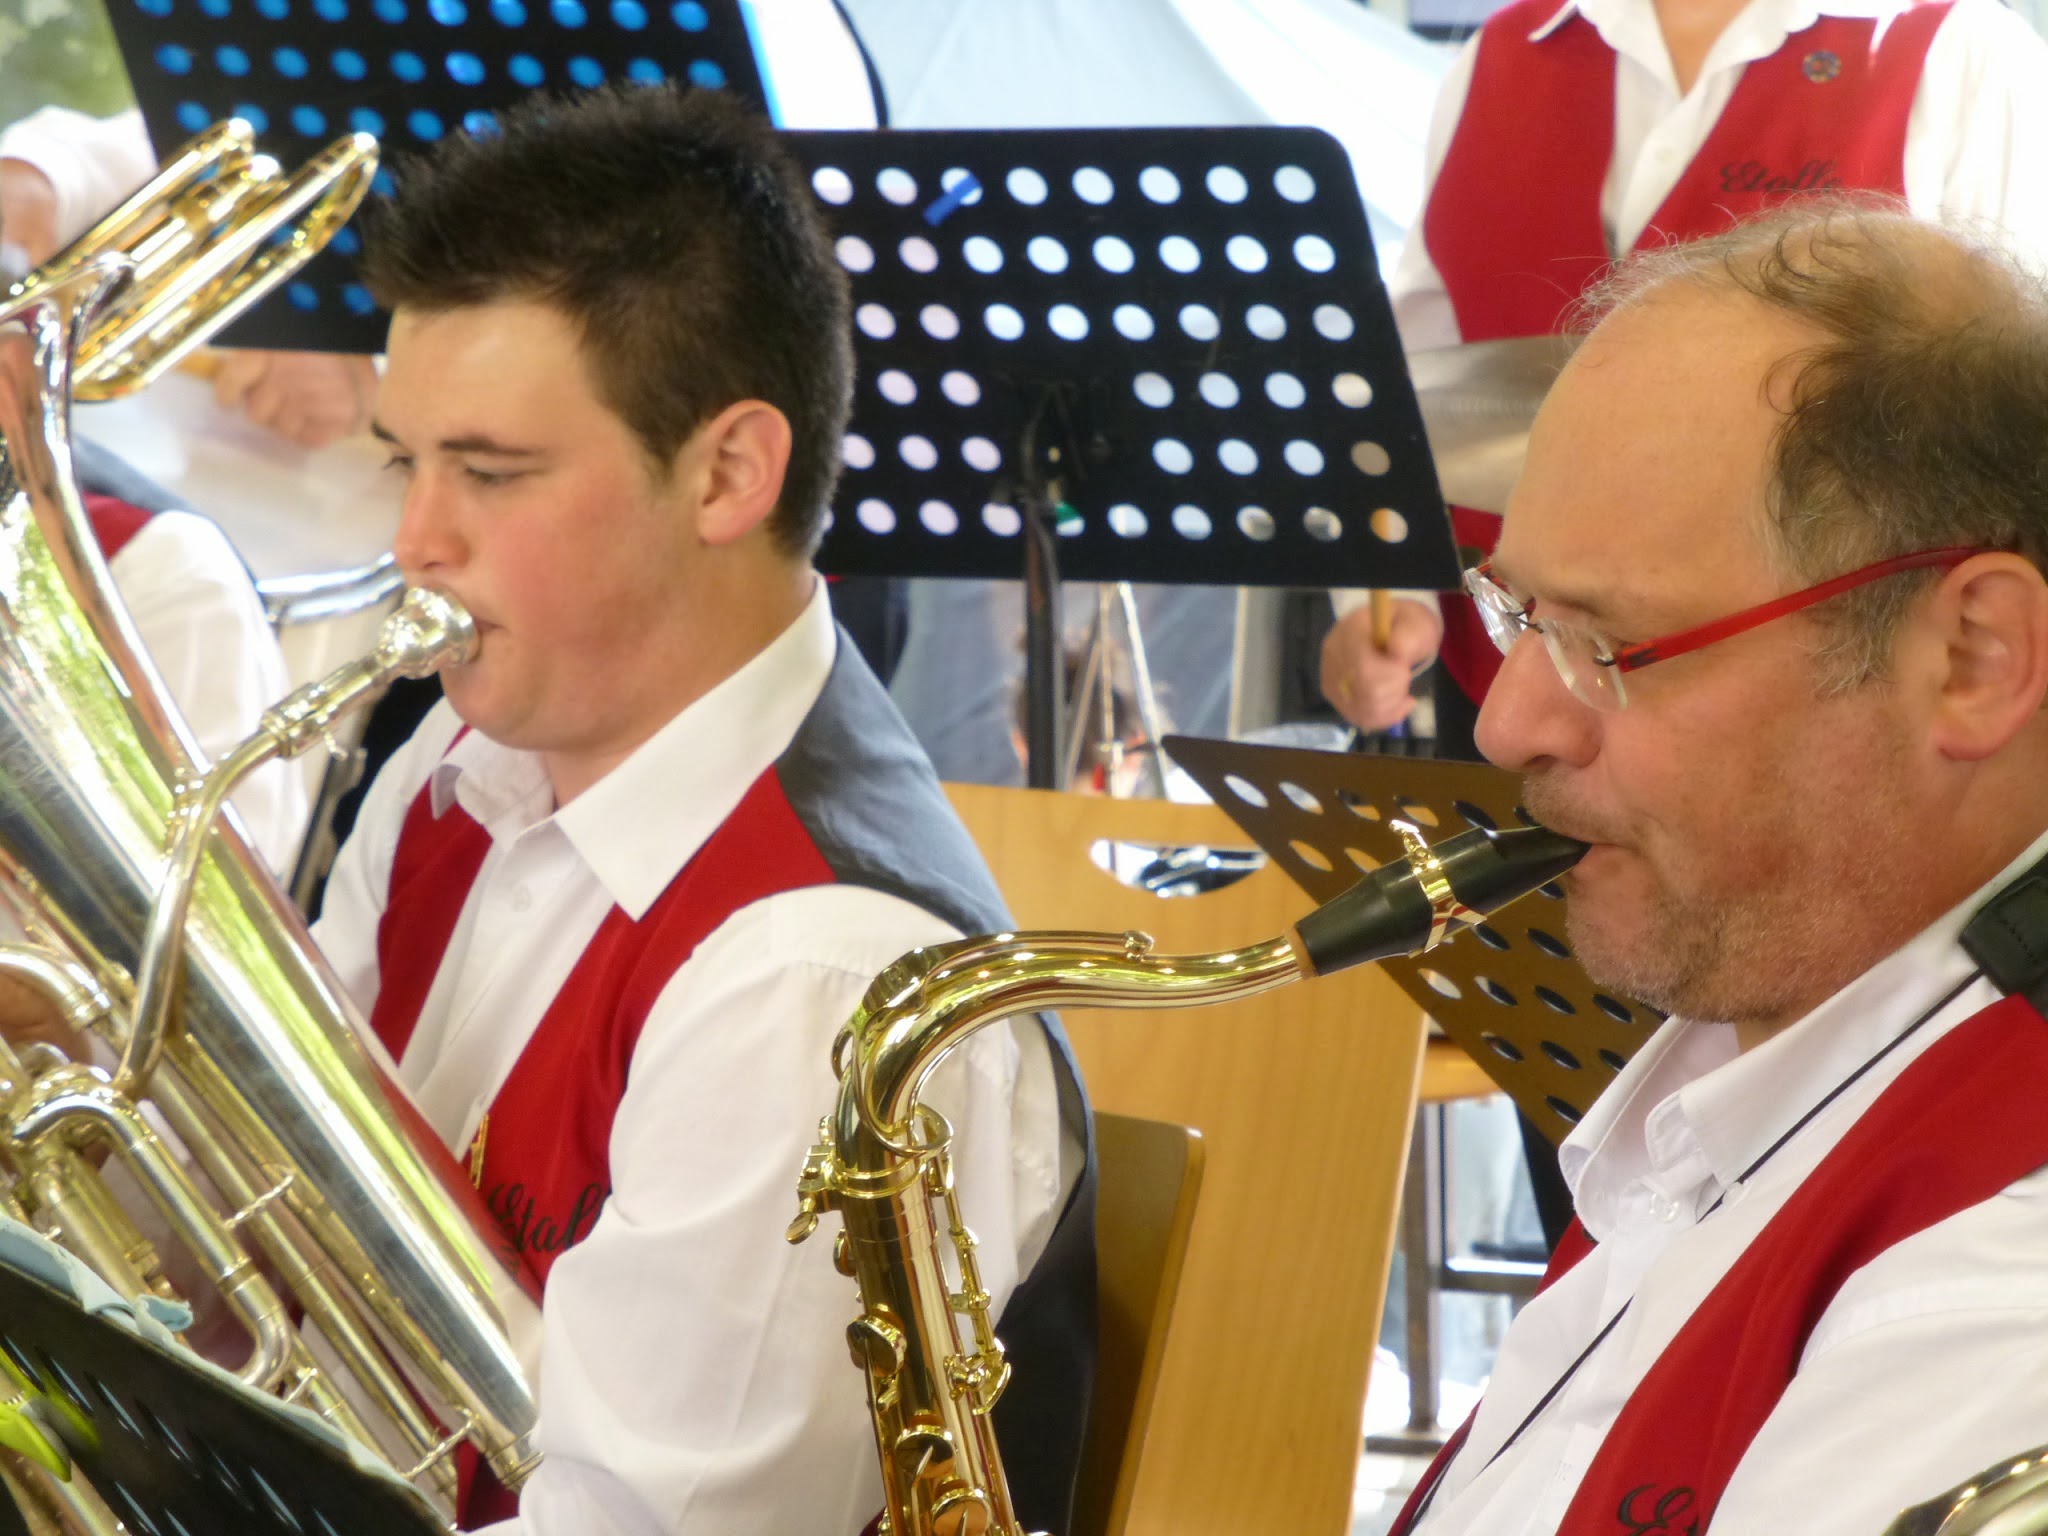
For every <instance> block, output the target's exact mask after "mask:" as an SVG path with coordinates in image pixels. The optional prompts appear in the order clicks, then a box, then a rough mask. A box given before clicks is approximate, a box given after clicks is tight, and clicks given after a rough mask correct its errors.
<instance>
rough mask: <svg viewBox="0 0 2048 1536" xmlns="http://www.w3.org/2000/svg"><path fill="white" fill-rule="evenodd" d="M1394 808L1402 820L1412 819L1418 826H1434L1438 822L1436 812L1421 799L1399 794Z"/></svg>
mask: <svg viewBox="0 0 2048 1536" xmlns="http://www.w3.org/2000/svg"><path fill="white" fill-rule="evenodd" d="M1394 810H1395V811H1396V813H1398V814H1399V815H1400V817H1401V818H1402V820H1404V821H1412V822H1414V823H1415V825H1417V826H1418V827H1434V826H1435V825H1436V824H1437V820H1436V812H1435V811H1433V810H1431V809H1430V808H1429V807H1428V806H1426V805H1424V804H1423V803H1422V802H1421V801H1420V800H1410V799H1408V798H1407V797H1406V796H1398V797H1396V799H1395V801H1394Z"/></svg>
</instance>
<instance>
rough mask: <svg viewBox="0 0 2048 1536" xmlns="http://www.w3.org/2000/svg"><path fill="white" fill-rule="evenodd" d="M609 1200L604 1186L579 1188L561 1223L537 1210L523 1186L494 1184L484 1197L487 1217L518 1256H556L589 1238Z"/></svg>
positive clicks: (595, 1184) (609, 1196)
mask: <svg viewBox="0 0 2048 1536" xmlns="http://www.w3.org/2000/svg"><path fill="white" fill-rule="evenodd" d="M610 1198H611V1189H610V1187H609V1186H608V1185H605V1184H600V1183H596V1182H592V1183H589V1184H586V1185H584V1186H583V1190H582V1193H580V1194H578V1195H577V1196H576V1198H575V1200H574V1201H573V1202H572V1203H571V1204H570V1206H569V1213H568V1215H567V1216H565V1217H563V1218H562V1219H561V1220H559V1221H558V1220H556V1219H555V1217H553V1216H551V1215H548V1214H545V1213H544V1212H542V1211H540V1210H538V1209H537V1207H538V1205H539V1203H540V1202H539V1201H537V1200H536V1199H535V1198H534V1197H533V1196H532V1195H529V1194H528V1193H527V1192H526V1186H525V1185H524V1184H523V1183H513V1184H494V1185H492V1186H491V1192H490V1194H489V1196H488V1197H487V1203H488V1205H489V1206H490V1211H491V1216H492V1218H493V1219H494V1220H495V1221H496V1222H497V1223H498V1225H499V1227H500V1228H501V1229H503V1231H504V1233H505V1236H506V1237H507V1238H508V1239H510V1240H511V1243H512V1246H513V1247H515V1248H517V1249H518V1250H519V1252H520V1254H521V1256H529V1255H532V1254H537V1253H546V1254H557V1253H562V1252H564V1251H565V1250H567V1249H570V1248H573V1247H575V1246H576V1244H578V1243H580V1242H582V1241H583V1239H584V1238H586V1237H588V1236H590V1229H591V1228H592V1227H594V1226H596V1225H597V1217H598V1213H599V1212H600V1211H601V1210H603V1209H604V1203H605V1201H606V1200H608V1199H610Z"/></svg>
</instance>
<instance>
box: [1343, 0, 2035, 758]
mask: <svg viewBox="0 0 2048 1536" xmlns="http://www.w3.org/2000/svg"><path fill="white" fill-rule="evenodd" d="M1913 8H1914V7H1913V6H1911V5H1910V4H1902V3H1900V0H1818V3H1816V0H1562V3H1558V0H1524V3H1521V4H1515V5H1510V6H1508V7H1507V8H1506V9H1504V10H1503V11H1501V12H1499V13H1497V14H1496V15H1495V16H1494V17H1493V18H1492V19H1491V20H1490V21H1489V22H1488V23H1487V25H1486V27H1485V28H1484V29H1482V31H1481V32H1480V33H1479V34H1477V35H1476V36H1474V37H1473V38H1472V39H1471V41H1470V42H1468V43H1467V44H1466V46H1465V48H1464V50H1463V51H1462V52H1461V53H1460V54H1459V56H1458V60H1457V62H1456V63H1455V64H1454V65H1453V66H1452V69H1451V72H1450V73H1449V74H1448V75H1447V76H1446V77H1445V79H1444V83H1443V87H1442V90H1441V92H1440V93H1439V95H1438V98H1437V106H1436V112H1435V117H1434V120H1433V122H1432V124H1431V128H1430V135H1429V143H1428V149H1427V157H1428V159H1427V172H1428V177H1429V191H1428V194H1427V196H1426V197H1425V200H1424V206H1425V213H1424V217H1423V218H1421V219H1418V220H1417V221H1416V224H1415V227H1414V228H1413V229H1411V230H1410V232H1409V236H1408V241H1407V244H1406V246H1405V247H1404V248H1403V250H1402V253H1401V261H1400V265H1399V268H1398V269H1397V271H1396V273H1395V276H1394V280H1393V283H1392V297H1393V301H1394V318H1395V322H1396V324H1397V325H1398V326H1399V327H1400V331H1401V341H1402V345H1403V346H1404V347H1406V348H1407V349H1408V350H1409V351H1411V352H1412V351H1420V350H1425V349H1429V348H1436V347H1447V346H1454V345H1457V344H1458V343H1460V342H1469V341H1479V340H1489V339H1493V337H1494V336H1495V335H1497V334H1499V333H1498V331H1497V330H1496V329H1494V328H1492V327H1475V325H1474V324H1473V322H1472V318H1471V317H1469V316H1466V317H1462V318H1461V315H1460V313H1459V305H1458V303H1457V302H1455V289H1454V286H1453V285H1452V284H1449V283H1447V282H1446V276H1447V274H1446V272H1445V271H1443V270H1440V268H1439V263H1438V259H1437V255H1436V253H1435V252H1433V250H1432V247H1431V238H1430V228H1431V226H1430V212H1431V210H1432V208H1433V206H1434V205H1436V204H1438V203H1439V202H1441V201H1442V200H1443V199H1444V198H1445V197H1447V196H1454V195H1457V194H1459V193H1460V192H1461V190H1462V188H1461V187H1460V185H1459V182H1460V180H1461V179H1462V178H1461V175H1460V173H1459V172H1458V170H1457V169H1456V168H1455V166H1454V167H1452V168H1451V169H1448V170H1447V169H1446V162H1447V157H1448V156H1449V154H1450V151H1451V148H1452V145H1453V142H1454V141H1457V140H1460V139H1461V138H1462V139H1464V140H1466V141H1467V147H1469V148H1470V149H1472V150H1474V151H1476V152H1477V153H1478V155H1479V156H1480V157H1481V158H1482V159H1483V160H1484V161H1485V162H1486V163H1488V164H1494V165H1498V166H1500V167H1502V168H1503V169H1504V170H1512V173H1513V175H1512V183H1513V187H1514V191H1513V192H1512V194H1511V195H1512V198H1513V200H1515V201H1518V202H1528V203H1534V204H1546V205H1557V204H1564V203H1566V202H1570V203H1572V204H1573V206H1572V207H1571V208H1570V209H1569V210H1564V209H1560V210H1559V211H1560V212H1568V213H1569V215H1570V216H1572V217H1579V216H1583V217H1585V218H1587V219H1589V220H1591V219H1597V221H1598V227H1599V229H1600V231H1601V232H1602V234H1603V235H1604V238H1605V244H1606V252H1605V254H1606V255H1608V256H1614V257H1619V256H1626V255H1627V254H1628V253H1630V252H1631V251H1634V250H1637V249H1639V248H1642V247H1643V246H1645V245H1646V244H1653V243H1655V242H1656V240H1657V238H1658V229H1659V214H1660V210H1662V209H1663V208H1664V207H1665V205H1666V202H1667V199H1670V198H1671V197H1672V195H1673V193H1674V190H1675V189H1680V188H1682V186H1683V185H1684V184H1685V183H1686V182H1688V181H1689V180H1692V179H1694V178H1701V177H1705V178H1708V179H1709V181H1710V182H1711V184H1712V187H1713V188H1714V189H1715V196H1716V198H1717V199H1718V196H1719V194H1718V188H1719V186H1720V184H1721V182H1722V180H1723V173H1724V171H1726V170H1727V169H1729V167H1728V166H1727V165H1726V164H1725V163H1724V161H1723V158H1722V157H1721V156H1719V155H1718V154H1710V153H1709V152H1708V146H1709V144H1710V142H1711V141H1712V139H1713V136H1714V134H1715V131H1716V129H1717V128H1718V127H1721V126H1722V125H1723V118H1724V114H1726V113H1727V112H1728V111H1729V110H1730V105H1731V102H1735V101H1738V99H1739V98H1738V91H1739V90H1740V88H1741V87H1742V86H1743V84H1744V83H1745V80H1746V79H1749V78H1750V77H1751V76H1752V75H1753V73H1754V72H1755V71H1756V70H1758V69H1761V68H1764V67H1766V66H1767V65H1770V64H1772V63H1779V64H1782V63H1786V62H1792V63H1796V64H1798V65H1800V66H1801V72H1800V74H1799V76H1798V77H1797V78H1796V80H1795V82H1794V84H1793V85H1792V86H1791V87H1790V89H1792V90H1793V91H1795V92H1798V93H1800V94H1801V95H1810V96H1811V97H1812V98H1813V99H1814V100H1816V101H1818V102H1820V103H1823V104H1825V105H1828V106H1829V110H1834V108H1833V106H1832V103H1833V101H1834V94H1831V93H1839V92H1840V90H1841V89H1842V79H1841V78H1840V77H1836V78H1833V79H1829V78H1811V77H1809V76H1808V75H1807V74H1806V69H1807V67H1808V60H1809V59H1811V60H1812V62H1811V66H1810V68H1811V75H1812V76H1820V77H1825V76H1826V75H1827V72H1828V67H1829V66H1828V60H1827V58H1826V57H1825V54H1826V52H1827V50H1825V49H1821V48H1818V47H1817V46H1816V44H1815V43H1814V40H1813V33H1814V29H1815V27H1816V25H1817V24H1819V25H1823V26H1824V25H1827V24H1828V23H1830V22H1831V21H1836V20H1854V19H1858V18H1871V19H1874V21H1875V23H1876V27H1875V29H1874V35H1875V36H1877V37H1878V38H1880V39H1881V38H1882V37H1883V35H1884V33H1885V31H1886V30H1887V29H1888V28H1889V27H1891V26H1892V25H1893V24H1894V23H1895V22H1896V20H1897V19H1898V18H1899V17H1900V16H1902V15H1903V14H1905V13H1906V12H1907V11H1909V10H1911V9H1913ZM1575 28H1577V29H1588V28H1590V29H1591V30H1592V31H1593V32H1595V33H1597V38H1598V45H1599V51H1600V55H1601V57H1602V59H1603V62H1602V64H1601V65H1600V68H1601V69H1602V70H1603V71H1611V75H1612V97H1613V112H1612V122H1611V125H1608V124H1601V125H1599V126H1600V128H1601V129H1602V130H1603V131H1597V132H1594V133H1590V134H1585V135H1579V136H1577V137H1576V138H1575V141H1574V142H1573V143H1572V144H1571V145H1570V146H1569V147H1568V148H1567V149H1566V150H1565V151H1564V152H1563V156H1562V158H1556V157H1550V156H1547V155H1546V154H1544V153H1543V152H1542V151H1541V149H1540V148H1539V147H1538V146H1537V145H1535V144H1533V143H1532V142H1531V138H1532V135H1531V132H1530V127H1531V125H1532V124H1538V123H1541V122H1542V121H1543V120H1544V119H1545V117H1546V116H1548V115H1550V114H1552V113H1554V111H1555V110H1556V107H1557V105H1558V104H1557V103H1556V102H1554V101H1549V100H1546V99H1534V98H1531V97H1530V94H1529V93H1530V91H1531V90H1533V89H1534V87H1533V86H1527V85H1524V86H1520V87H1519V89H1517V87H1516V85H1515V83H1514V82H1508V83H1507V89H1508V92H1509V99H1506V100H1504V101H1499V102H1488V101H1479V100H1477V99H1475V98H1474V96H1473V94H1472V86H1473V81H1474V74H1475V66H1476V65H1477V64H1478V62H1479V58H1480V55H1481V52H1482V50H1483V49H1485V48H1486V47H1487V46H1488V42H1489V39H1492V40H1494V41H1496V42H1506V41H1509V40H1510V37H1511V35H1512V38H1513V39H1514V40H1520V39H1522V38H1527V39H1530V40H1531V41H1532V43H1533V50H1532V51H1533V52H1534V53H1536V54H1538V55H1540V54H1541V53H1542V52H1543V51H1545V50H1550V49H1555V48H1558V47H1562V46H1569V44H1570V41H1571V39H1570V36H1569V33H1570V31H1571V30H1572V29H1575ZM1840 62H1841V61H1840V60H1837V61H1836V64H1837V65H1839V64H1840ZM1591 84H1593V85H1600V86H1604V85H1605V84H1606V82H1605V81H1597V82H1591ZM1579 89H1581V90H1582V89H1583V87H1581V88H1579ZM1488 107H1490V108H1492V110H1491V112H1490V113H1486V114H1484V115H1482V113H1481V112H1480V111H1478V110H1475V109H1477V108H1488ZM1854 126H1855V124H1854V123H1853V122H1846V121H1845V122H1844V127H1854ZM1836 153H1837V151H1836V150H1835V149H1833V148H1822V149H1819V150H1816V151H1815V152H1814V154H1813V155H1812V156H1810V157H1809V156H1808V155H1806V154H1801V155H1799V156H1798V157H1797V158H1798V160H1799V161H1800V162H1801V164H1800V165H1798V166H1786V167H1779V168H1776V169H1778V170H1782V171H1784V172H1785V177H1784V179H1786V180H1787V181H1796V180H1798V179H1799V178H1800V172H1801V170H1802V169H1804V162H1805V161H1806V160H1807V159H1809V158H1812V159H1815V160H1817V161H1820V160H1828V159H1831V158H1833V157H1834V156H1835V154H1836ZM1740 158H1742V159H1745V160H1746V159H1748V158H1749V157H1747V156H1744V157H1740ZM1588 161H1590V164H1587V162H1588ZM1581 170H1589V171H1590V172H1591V173H1592V175H1591V176H1590V178H1586V177H1581V176H1578V175H1575V174H1574V173H1575V172H1578V171H1581ZM1884 177H1885V179H1884V180H1883V181H1878V180H1871V181H1860V180H1851V181H1849V182H1848V183H1847V186H1848V187H1850V188H1852V189H1857V188H1861V189H1874V190H1886V191H1894V192H1902V193H1903V195H1904V197H1905V199H1906V203H1907V206H1908V207H1910V208H1911V209H1912V211H1913V212H1914V213H1916V214H1919V215H1921V216H1922V217H1927V218H1944V217H1950V218H1952V217H1966V218H1984V219H1988V220H1990V221H1992V222H1994V223H1996V224H1998V225H2000V226H2001V227H2003V229H2004V230H2005V231H2006V233H2007V237H2008V238H2009V239H2011V240H2012V241H2013V242H2015V243H2016V245H2017V247H2018V248H2019V249H2022V250H2026V251H2030V252H2034V253H2037V254H2039V255H2041V256H2048V42H2044V40H2043V39H2042V38H2041V36H2040V35H2039V34H2037V33H2035V32H2034V31H2032V30H2030V29H2029V27H2028V26H2027V24H2026V22H2025V21H2023V20H2022V19H2021V18H2020V17H2019V16H2018V15H2016V14H2014V13H2013V12H2012V11H2011V10H2010V9H2009V8H2007V7H2006V6H2005V5H2003V4H2000V3H1999V0H1956V3H1955V4H1954V5H1952V6H1949V7H1947V8H1946V13H1945V15H1943V16H1942V17H1941V19H1940V22H1939V25H1938V28H1937V29H1936V31H1935V34H1934V38H1933V41H1932V43H1931V45H1929V46H1928V48H1927V50H1926V54H1925V61H1924V66H1923V68H1922V69H1921V71H1920V75H1919V80H1918V85H1917V88H1916V89H1914V90H1913V91H1912V94H1911V99H1910V111H1909V114H1908V116H1907V119H1906V123H1905V135H1904V149H1903V156H1902V158H1901V159H1900V161H1899V163H1897V164H1896V165H1894V166H1888V167H1886V168H1885V171H1884ZM1892 178H1896V181H1897V185H1891V184H1890V182H1891V180H1892ZM1746 179H1748V178H1744V177H1741V176H1738V177H1736V178H1735V180H1736V184H1737V185H1740V184H1742V183H1743V182H1744V181H1745V180H1746ZM1806 179H1807V180H1808V181H1813V180H1814V179H1815V178H1814V177H1813V176H1812V175H1808V176H1807V178H1806ZM1820 179H1821V180H1826V179H1827V178H1826V177H1822V178H1820ZM1582 186H1583V187H1584V188H1586V189H1587V190H1584V191H1583V192H1582V191H1581V188H1582ZM1581 196H1583V197H1584V198H1585V199H1586V201H1587V203H1588V204H1589V206H1587V207H1585V208H1584V209H1579V208H1578V207H1577V206H1576V204H1577V201H1578V199H1579V198H1580V197H1581ZM1593 204H1597V206H1592V205H1593ZM1730 207H1731V209H1735V211H1745V210H1741V209H1739V208H1736V203H1735V200H1734V199H1730ZM1500 211H1501V212H1506V211H1507V210H1506V209H1505V208H1503V209H1501V210H1500ZM1438 216H1439V217H1441V210H1438ZM1458 222H1459V224H1460V225H1461V226H1467V227H1473V228H1474V229H1475V233H1477V232H1483V237H1484V239H1485V241H1487V242H1488V243H1489V244H1491V245H1493V246H1494V248H1495V249H1497V250H1500V251H1501V253H1502V254H1503V255H1504V256H1505V257H1507V258H1514V257H1517V256H1521V257H1523V258H1524V260H1525V265H1527V266H1528V267H1529V268H1530V269H1531V270H1532V271H1533V272H1534V273H1535V275H1536V276H1537V277H1538V278H1539V279H1540V280H1541V281H1542V282H1543V283H1545V284H1546V285H1547V286H1548V287H1550V288H1551V289H1552V290H1553V291H1554V292H1555V295H1556V298H1557V300H1558V301H1559V302H1560V303H1563V304H1569V302H1570V301H1571V299H1572V298H1573V297H1574V296H1575V295H1576V294H1577V292H1578V291H1579V287H1580V285H1581V283H1582V282H1583V281H1584V278H1585V276H1586V275H1587V274H1586V273H1582V272H1579V271H1564V270H1561V269H1559V268H1558V267H1557V266H1556V265H1554V264H1552V263H1549V262H1547V261H1543V260H1541V259H1540V257H1539V253H1537V252H1535V251H1533V250H1518V249H1517V248H1516V241H1515V238H1514V236H1513V235H1512V234H1509V233H1505V232H1504V231H1503V229H1502V227H1501V223H1500V221H1499V219H1498V218H1494V219H1485V220H1473V219H1471V218H1470V217H1469V216H1468V215H1467V214H1466V213H1464V212H1462V211H1461V212H1460V214H1459V217H1458ZM1713 232H1715V231H1714V230H1712V229H1687V230H1684V231H1683V232H1682V233H1684V234H1687V235H1693V234H1706V233H1713ZM1543 329H1546V327H1542V326H1532V327H1530V328H1528V329H1526V330H1522V329H1517V330H1516V331H1514V332H1512V333H1513V334H1540V333H1541V332H1542V330H1543ZM1466 542H1471V541H1470V540H1469V539H1468V540H1466ZM1338 607H1339V610H1340V617H1339V620H1338V623H1337V625H1336V627H1335V628H1334V629H1332V630H1331V631H1330V633H1329V635H1328V637H1327V639H1326V640H1325V642H1324V647H1323V653H1322V683H1323V690H1324V692H1325V694H1326V695H1327V696H1328V698H1329V700H1330V702H1331V704H1332V705H1334V706H1335V707H1336V708H1337V710H1338V711H1339V713H1341V714H1342V715H1344V717H1345V718H1346V719H1348V720H1349V721H1351V723H1352V724H1354V725H1356V726H1358V727H1360V728H1361V729H1364V730H1378V729H1382V728H1384V727H1385V726H1387V725H1389V724H1390V723H1392V722H1394V721H1396V720H1399V719H1402V718H1404V717H1405V716H1406V715H1407V713H1408V711H1409V710H1410V709H1411V708H1412V707H1413V701H1412V698H1411V695H1410V685H1411V682H1412V679H1413V677H1414V676H1415V675H1416V673H1418V672H1419V671H1420V670H1421V669H1422V668H1424V667H1426V666H1427V664H1428V663H1429V662H1430V661H1431V660H1433V659H1434V658H1435V657H1436V654H1437V649H1438V645H1439V643H1440V641H1441V639H1442V634H1443V624H1442V620H1441V618H1440V617H1439V614H1438V611H1437V607H1436V605H1435V604H1434V603H1433V602H1431V601H1429V600H1428V598H1427V597H1426V596H1423V595H1420V594H1412V595H1407V596H1397V598H1396V600H1395V602H1394V605H1393V610H1392V615H1393V616H1392V625H1391V631H1392V634H1391V639H1390V640H1389V642H1388V643H1387V644H1386V645H1385V647H1384V648H1382V647H1381V646H1379V645H1376V644H1375V643H1374V639H1373V625H1372V619H1371V614H1370V612H1369V611H1368V610H1367V609H1366V607H1365V606H1364V595H1363V594H1362V593H1361V594H1349V593H1340V594H1338ZM1472 687H1473V685H1472V684H1470V683H1468V685H1467V687H1466V688H1465V689H1463V690H1459V689H1448V690H1447V689H1446V688H1439V690H1438V715H1439V729H1440V732H1441V733H1442V734H1443V736H1444V739H1445V740H1446V742H1447V744H1448V745H1450V746H1451V747H1452V749H1453V750H1454V753H1455V755H1461V756H1462V755H1471V754H1470V741H1469V731H1470V723H1471V711H1472V710H1473V709H1474V708H1476V705H1477V703H1478V701H1479V698H1480V697H1481V695H1480V694H1479V693H1477V692H1473V691H1472ZM1461 738H1464V739H1462V740H1461Z"/></svg>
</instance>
